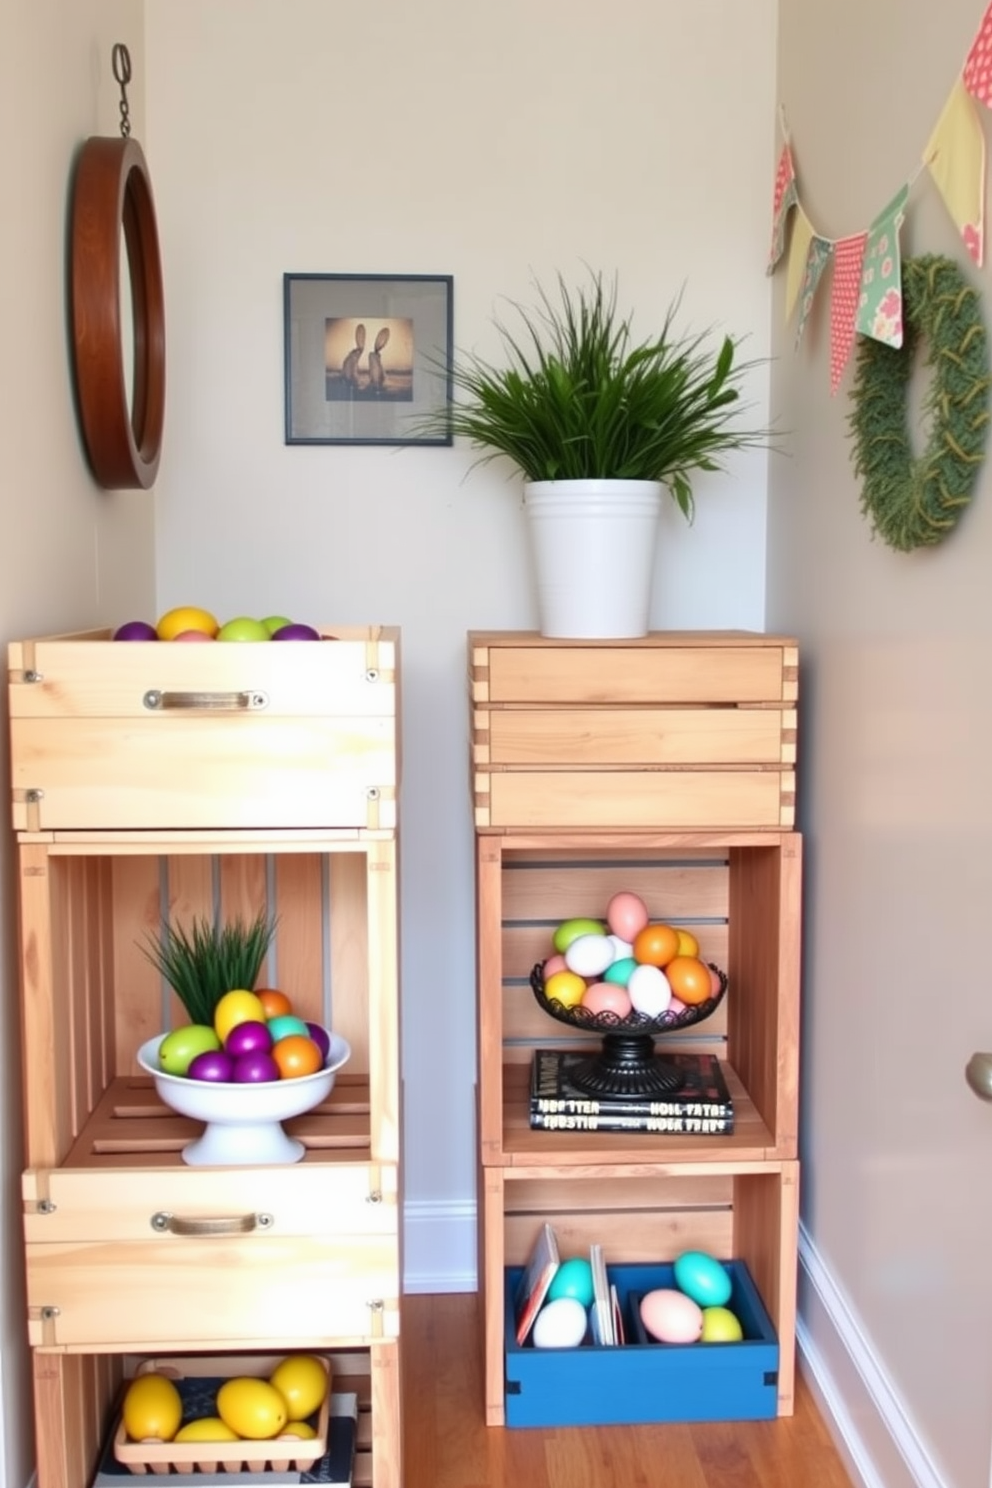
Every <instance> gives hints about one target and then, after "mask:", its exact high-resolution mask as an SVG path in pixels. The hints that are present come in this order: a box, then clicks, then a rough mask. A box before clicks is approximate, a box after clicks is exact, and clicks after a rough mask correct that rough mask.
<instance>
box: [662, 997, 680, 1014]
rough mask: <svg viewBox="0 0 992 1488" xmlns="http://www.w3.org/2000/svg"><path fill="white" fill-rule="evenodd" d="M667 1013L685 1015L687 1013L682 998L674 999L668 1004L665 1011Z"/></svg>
mask: <svg viewBox="0 0 992 1488" xmlns="http://www.w3.org/2000/svg"><path fill="white" fill-rule="evenodd" d="M665 1012H666V1013H684V1012H685V1003H684V1002H682V1000H681V999H680V998H678V997H673V998H672V1000H671V1002H670V1003H669V1004H668V1006H667V1008H666V1009H665Z"/></svg>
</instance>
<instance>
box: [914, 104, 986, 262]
mask: <svg viewBox="0 0 992 1488" xmlns="http://www.w3.org/2000/svg"><path fill="white" fill-rule="evenodd" d="M923 163H924V165H925V166H926V167H927V169H928V170H929V172H930V174H931V176H932V177H933V179H934V182H935V184H936V187H937V190H938V191H939V192H940V194H941V196H942V197H943V198H944V205H945V206H946V207H947V210H948V211H949V212H950V214H951V219H952V221H953V222H954V225H955V227H956V228H957V230H958V232H959V233H960V234H961V237H962V238H963V239H964V245H965V247H966V248H967V250H968V252H969V253H970V254H971V256H972V258H973V259H974V261H975V263H976V264H978V266H979V268H981V265H982V259H983V257H984V250H985V135H984V133H983V131H982V125H981V120H980V119H979V117H978V113H977V111H976V109H975V105H974V102H973V101H972V97H971V94H970V93H969V92H968V90H967V88H966V87H965V85H964V82H963V81H962V80H961V78H958V80H957V82H956V83H955V85H954V87H953V89H952V90H951V95H950V97H949V98H948V100H947V102H946V103H945V105H944V111H943V113H942V114H941V116H940V118H939V119H938V120H937V124H936V126H935V128H934V131H933V134H932V135H931V136H930V139H929V141H928V143H927V147H926V149H925V150H924V152H923Z"/></svg>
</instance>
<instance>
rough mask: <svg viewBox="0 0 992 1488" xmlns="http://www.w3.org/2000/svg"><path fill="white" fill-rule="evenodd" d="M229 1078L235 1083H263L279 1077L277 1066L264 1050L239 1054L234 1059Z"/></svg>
mask: <svg viewBox="0 0 992 1488" xmlns="http://www.w3.org/2000/svg"><path fill="white" fill-rule="evenodd" d="M231 1079H232V1080H233V1081H234V1083H235V1084H236V1085H265V1084H267V1083H268V1082H269V1081H270V1080H278V1079H279V1066H278V1065H277V1064H276V1062H275V1060H274V1059H273V1058H272V1055H271V1054H267V1053H266V1052H265V1051H264V1050H262V1049H259V1050H258V1051H257V1052H256V1053H255V1054H241V1055H239V1057H238V1058H237V1059H236V1060H235V1061H234V1070H233V1072H232V1074H231Z"/></svg>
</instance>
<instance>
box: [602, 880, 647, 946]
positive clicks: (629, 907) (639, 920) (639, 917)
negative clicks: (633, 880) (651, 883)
mask: <svg viewBox="0 0 992 1488" xmlns="http://www.w3.org/2000/svg"><path fill="white" fill-rule="evenodd" d="M649 918H650V917H649V915H648V907H647V905H646V904H645V903H644V900H643V899H642V898H641V897H640V895H639V894H632V893H630V892H629V891H628V890H624V891H622V892H621V893H619V894H614V895H613V898H612V899H611V900H610V902H609V904H607V906H606V923H607V925H609V927H610V929H611V931H612V932H613V934H614V935H619V936H620V938H621V940H628V941H632V940H633V939H634V936H635V935H636V934H637V932H638V931H639V930H643V929H644V926H645V925H646V924H647V922H648V919H649Z"/></svg>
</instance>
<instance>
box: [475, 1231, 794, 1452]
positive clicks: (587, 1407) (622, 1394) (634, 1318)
mask: <svg viewBox="0 0 992 1488" xmlns="http://www.w3.org/2000/svg"><path fill="white" fill-rule="evenodd" d="M724 1265H725V1266H726V1268H727V1270H728V1271H729V1273H730V1278H731V1283H732V1292H731V1296H730V1301H729V1302H728V1303H727V1306H728V1307H729V1308H730V1310H731V1311H732V1312H733V1313H735V1314H736V1315H737V1317H738V1319H739V1320H740V1324H741V1327H742V1328H743V1330H744V1337H743V1339H742V1340H741V1341H740V1342H739V1343H692V1344H672V1343H657V1342H656V1341H654V1340H653V1339H651V1338H649V1336H648V1335H647V1334H646V1333H645V1331H644V1327H643V1325H642V1323H641V1320H640V1312H639V1308H638V1303H639V1300H640V1297H641V1296H642V1295H643V1294H644V1293H645V1292H649V1291H652V1290H653V1289H654V1288H655V1287H674V1285H675V1281H674V1271H673V1268H672V1266H670V1265H660V1264H659V1265H643V1266H610V1267H608V1268H607V1275H608V1277H609V1280H610V1281H611V1282H613V1283H615V1285H616V1288H617V1293H618V1296H619V1301H620V1307H621V1309H622V1311H623V1320H624V1329H625V1333H626V1338H627V1342H626V1343H625V1344H622V1345H618V1346H616V1347H614V1348H602V1347H598V1346H597V1345H595V1344H593V1343H591V1342H590V1340H589V1335H588V1333H587V1334H586V1341H585V1342H584V1343H583V1344H581V1345H580V1346H579V1347H578V1348H571V1349H536V1348H534V1347H533V1345H532V1343H531V1342H530V1339H528V1340H527V1342H526V1343H525V1344H524V1345H523V1347H520V1346H518V1344H517V1341H516V1333H515V1329H514V1317H513V1298H514V1293H515V1291H516V1286H517V1282H518V1280H519V1278H520V1275H521V1271H522V1268H521V1267H519V1266H517V1267H513V1266H511V1267H509V1268H508V1269H507V1271H506V1273H505V1287H504V1325H505V1326H504V1338H505V1345H506V1377H505V1378H506V1424H507V1426H614V1425H638V1424H645V1423H648V1422H654V1421H766V1420H771V1419H772V1418H773V1417H774V1416H776V1415H777V1414H778V1339H777V1337H776V1335H775V1329H774V1328H773V1326H772V1322H771V1319H770V1318H769V1316H768V1313H767V1311H766V1310H765V1305H764V1303H763V1302H762V1300H761V1296H760V1294H759V1292H758V1289H757V1287H756V1286H755V1284H754V1282H753V1281H752V1279H751V1275H750V1273H749V1271H748V1269H747V1267H746V1266H745V1265H744V1263H743V1261H726V1262H724Z"/></svg>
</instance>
